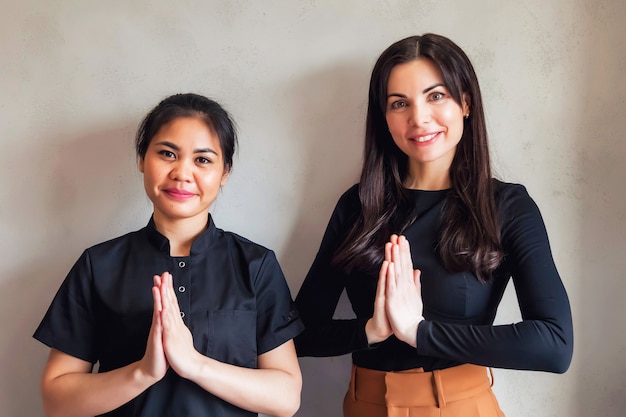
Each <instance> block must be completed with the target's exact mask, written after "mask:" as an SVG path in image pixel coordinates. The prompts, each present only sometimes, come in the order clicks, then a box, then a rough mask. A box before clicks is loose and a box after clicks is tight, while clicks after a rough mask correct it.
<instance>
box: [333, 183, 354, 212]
mask: <svg viewBox="0 0 626 417" xmlns="http://www.w3.org/2000/svg"><path fill="white" fill-rule="evenodd" d="M360 212H361V199H360V197H359V184H354V185H353V186H352V187H350V188H348V190H347V191H346V192H344V193H343V194H342V195H341V197H339V200H338V201H337V205H336V206H335V211H334V215H335V217H339V218H340V219H342V220H345V218H346V217H352V216H356V215H357V214H358V213H360Z"/></svg>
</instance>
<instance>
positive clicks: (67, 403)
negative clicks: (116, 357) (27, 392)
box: [41, 362, 156, 417]
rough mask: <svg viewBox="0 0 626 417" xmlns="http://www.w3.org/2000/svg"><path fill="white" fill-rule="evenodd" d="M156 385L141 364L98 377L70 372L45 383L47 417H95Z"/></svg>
mask: <svg viewBox="0 0 626 417" xmlns="http://www.w3.org/2000/svg"><path fill="white" fill-rule="evenodd" d="M154 382H156V381H155V380H154V379H151V378H149V377H148V376H147V375H145V374H143V372H141V370H140V368H139V366H138V362H136V363H133V364H130V365H128V366H125V367H123V368H119V369H115V370H113V371H110V372H104V373H98V374H94V373H84V372H70V373H66V374H63V375H59V376H56V377H54V378H49V379H44V380H43V381H42V387H41V389H42V396H43V407H44V410H45V413H46V415H47V416H48V417H56V416H59V417H93V416H94V415H99V414H103V413H106V412H109V411H112V410H115V409H116V408H118V407H120V406H121V405H123V404H126V403H127V402H128V401H130V400H132V399H133V398H135V397H137V396H138V395H139V394H141V393H142V392H143V391H145V390H146V389H147V388H148V387H150V386H151V385H152V384H154Z"/></svg>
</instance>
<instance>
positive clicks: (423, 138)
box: [411, 132, 439, 143]
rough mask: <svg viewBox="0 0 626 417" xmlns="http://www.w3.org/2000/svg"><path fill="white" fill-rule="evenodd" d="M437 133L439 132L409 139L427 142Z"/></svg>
mask: <svg viewBox="0 0 626 417" xmlns="http://www.w3.org/2000/svg"><path fill="white" fill-rule="evenodd" d="M438 134H439V132H437V133H431V134H430V135H426V136H420V137H417V138H411V140H414V141H415V142H419V143H424V142H428V141H431V140H433V139H434V138H435V137H436V136H437V135H438Z"/></svg>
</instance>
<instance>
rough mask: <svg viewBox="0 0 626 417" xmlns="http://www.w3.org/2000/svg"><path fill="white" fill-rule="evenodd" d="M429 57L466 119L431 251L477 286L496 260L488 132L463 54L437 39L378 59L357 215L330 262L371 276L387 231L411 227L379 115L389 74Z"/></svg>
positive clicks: (400, 156) (417, 39)
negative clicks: (466, 108)
mask: <svg viewBox="0 0 626 417" xmlns="http://www.w3.org/2000/svg"><path fill="white" fill-rule="evenodd" d="M422 58H425V59H429V60H430V61H431V62H432V63H434V64H435V66H436V67H437V68H438V69H439V71H440V72H441V75H442V78H443V83H444V84H445V86H446V88H447V89H448V91H449V92H450V95H451V96H452V98H453V99H454V101H455V102H456V103H457V104H458V105H459V106H461V105H462V104H461V103H462V100H463V96H464V95H465V97H466V98H467V103H468V104H469V110H470V116H469V118H467V119H464V128H463V136H462V137H461V141H460V142H459V144H458V145H457V149H456V153H455V156H454V159H453V161H452V165H451V166H450V179H451V184H452V189H451V190H450V193H449V194H448V196H447V199H446V202H445V205H444V210H443V213H442V216H441V226H440V230H439V241H438V252H439V256H440V258H441V261H442V263H443V266H444V267H445V268H446V270H448V271H450V272H461V271H467V270H470V271H472V272H474V274H475V275H476V276H477V277H478V279H479V280H481V281H486V280H488V279H489V278H490V277H491V273H492V272H493V271H494V270H495V269H496V268H497V267H498V265H499V264H500V263H501V262H502V258H503V255H502V250H501V243H500V229H499V225H498V218H497V210H496V207H495V200H494V194H493V192H494V190H493V187H494V186H493V179H492V177H491V167H490V162H489V149H488V144H487V128H486V124H485V115H484V112H483V104H482V98H481V94H480V87H479V85H478V79H477V77H476V73H475V72H474V68H473V66H472V64H471V62H470V60H469V58H468V57H467V55H466V54H465V53H464V52H463V51H462V50H461V48H459V47H458V46H457V45H456V44H455V43H454V42H452V41H451V40H449V39H448V38H445V37H443V36H440V35H435V34H431V33H428V34H424V35H422V36H411V37H409V38H406V39H402V40H400V41H398V42H396V43H394V44H393V45H391V46H389V48H387V49H386V50H385V51H384V52H383V53H382V54H381V56H380V57H379V58H378V61H377V62H376V65H375V66H374V69H373V71H372V77H371V80H370V86H369V103H368V109H367V120H366V129H365V149H364V161H363V168H362V171H361V179H360V184H359V198H360V200H361V207H362V211H361V213H360V215H359V217H358V219H357V221H356V222H355V224H354V226H353V227H352V228H351V230H350V231H349V233H348V234H347V236H346V238H345V240H344V241H343V243H342V244H341V245H340V246H339V248H338V249H337V251H336V252H335V255H334V258H333V263H334V264H335V265H339V266H341V267H343V268H344V269H345V270H346V271H347V272H351V271H354V270H357V271H358V270H360V271H368V272H371V271H376V270H378V268H379V267H380V264H381V262H382V260H383V250H382V248H383V246H384V244H385V242H386V241H388V239H389V237H390V235H391V234H392V233H402V231H403V230H404V229H406V228H407V227H408V226H409V225H410V224H411V223H413V222H414V221H415V215H414V210H413V207H412V204H413V203H412V202H411V201H410V200H409V196H408V193H407V191H406V189H405V187H404V185H403V184H404V180H405V178H406V175H407V169H408V157H407V156H406V155H405V154H404V153H403V152H402V151H401V150H400V149H399V148H398V147H397V146H396V145H395V143H394V141H393V139H392V137H391V134H390V133H389V130H388V126H387V120H386V117H385V113H386V107H387V82H388V80H389V75H390V73H391V70H392V69H393V68H394V67H395V66H396V65H399V64H403V63H407V62H411V61H414V60H416V59H422Z"/></svg>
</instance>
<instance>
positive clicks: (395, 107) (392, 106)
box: [389, 100, 407, 110]
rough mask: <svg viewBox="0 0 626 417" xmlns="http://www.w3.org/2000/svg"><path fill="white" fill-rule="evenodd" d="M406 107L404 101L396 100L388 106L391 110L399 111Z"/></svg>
mask: <svg viewBox="0 0 626 417" xmlns="http://www.w3.org/2000/svg"><path fill="white" fill-rule="evenodd" d="M406 106H407V104H406V101H404V100H396V101H394V102H392V103H391V104H390V105H389V108H390V109H391V110H400V109H403V108H405V107H406Z"/></svg>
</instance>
